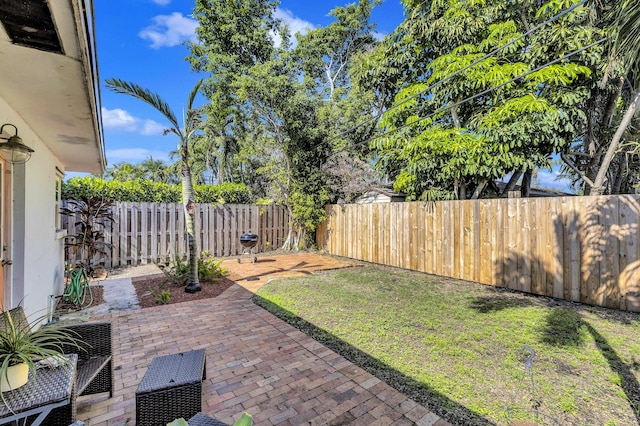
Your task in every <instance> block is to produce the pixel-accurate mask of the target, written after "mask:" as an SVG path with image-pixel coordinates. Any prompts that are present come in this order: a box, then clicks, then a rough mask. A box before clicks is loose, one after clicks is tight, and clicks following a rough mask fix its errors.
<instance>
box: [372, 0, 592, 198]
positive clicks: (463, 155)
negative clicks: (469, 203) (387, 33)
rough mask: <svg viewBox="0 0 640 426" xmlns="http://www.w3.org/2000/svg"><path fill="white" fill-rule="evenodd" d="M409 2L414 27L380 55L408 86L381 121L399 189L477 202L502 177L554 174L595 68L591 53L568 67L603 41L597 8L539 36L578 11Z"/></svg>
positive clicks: (382, 146) (387, 160)
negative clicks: (595, 19) (553, 163)
mask: <svg viewBox="0 0 640 426" xmlns="http://www.w3.org/2000/svg"><path fill="white" fill-rule="evenodd" d="M403 3H404V5H405V10H406V19H405V21H404V22H403V23H402V24H401V25H400V26H399V27H398V29H397V30H396V32H395V33H394V34H393V35H392V36H391V37H389V38H387V39H386V40H385V44H386V46H385V50H383V52H384V54H382V55H381V54H380V53H377V52H374V53H375V54H376V55H377V57H376V59H378V61H379V63H380V66H379V68H381V69H382V70H389V73H388V74H389V78H388V79H380V81H382V82H383V83H384V84H387V81H390V82H391V84H396V85H398V84H400V89H399V91H398V93H397V95H396V97H395V103H394V105H393V106H392V107H390V108H389V110H388V112H387V113H385V117H384V119H383V121H382V125H383V126H384V128H385V130H387V131H388V132H389V133H388V135H387V136H386V137H384V138H379V139H377V140H376V141H375V146H376V148H378V149H379V153H380V163H379V164H380V166H381V167H382V168H383V170H385V172H387V173H388V174H390V175H391V176H394V177H398V179H397V180H396V182H397V189H399V190H403V191H404V192H407V193H408V194H409V195H410V196H411V197H413V198H428V197H430V196H431V194H434V193H435V194H438V196H445V197H451V196H455V197H457V198H460V199H464V198H469V197H471V198H475V197H478V196H479V195H480V194H481V193H482V191H483V189H484V188H485V186H486V185H488V184H491V183H492V182H493V180H494V179H497V178H502V177H504V176H506V175H507V174H509V173H511V174H512V176H513V178H512V181H511V184H515V182H516V180H517V178H519V177H520V176H521V175H522V174H525V177H529V176H530V175H531V174H532V173H533V170H534V169H535V168H547V167H549V165H550V160H551V155H552V154H553V153H555V152H559V151H561V150H563V149H565V147H567V146H568V145H569V144H570V143H571V141H573V140H574V138H575V137H576V135H577V134H578V133H579V123H580V117H581V114H582V112H581V110H580V105H581V102H583V101H584V100H585V99H586V98H587V96H588V90H587V88H588V87H589V84H590V83H591V82H590V81H588V79H589V77H590V75H591V74H592V73H593V69H592V68H594V67H596V66H597V64H596V63H595V61H594V60H593V58H594V55H593V52H592V51H584V52H578V53H577V54H575V55H573V56H571V57H565V55H567V54H569V53H574V52H575V51H576V50H578V49H579V48H581V47H584V46H587V45H589V44H590V43H591V42H593V41H596V40H598V39H599V37H600V34H599V32H598V30H597V29H594V28H593V26H592V25H591V24H590V22H589V10H587V9H586V8H584V7H577V8H575V9H574V10H573V11H572V12H571V13H568V14H566V15H565V16H563V17H561V18H559V19H556V20H555V21H553V22H549V23H547V24H546V25H544V26H541V27H539V28H538V29H537V30H536V31H533V32H530V31H529V30H532V29H533V28H534V27H536V26H538V25H540V24H542V23H543V22H544V21H545V20H547V19H549V18H550V17H552V16H553V15H555V14H558V13H559V12H561V11H562V10H563V8H566V7H568V6H569V5H571V4H573V3H577V1H576V2H572V1H569V2H543V1H527V2H504V1H501V0H487V1H482V2H468V1H463V0H444V1H426V2H424V1H418V0H405V1H404V2H403ZM427 22H428V23H429V25H425V23H427ZM505 45H507V47H506V48H503V47H502V46H505ZM563 57H565V60H563V61H560V62H557V63H553V64H549V65H548V66H545V67H543V65H545V64H548V63H549V62H551V61H553V60H555V59H558V58H563ZM596 57H597V55H596ZM373 68H375V67H373ZM371 69H372V67H370V71H369V72H371ZM398 69H399V71H398ZM527 181H528V179H525V182H527ZM508 187H509V186H508ZM526 189H527V185H523V190H524V192H525V193H526Z"/></svg>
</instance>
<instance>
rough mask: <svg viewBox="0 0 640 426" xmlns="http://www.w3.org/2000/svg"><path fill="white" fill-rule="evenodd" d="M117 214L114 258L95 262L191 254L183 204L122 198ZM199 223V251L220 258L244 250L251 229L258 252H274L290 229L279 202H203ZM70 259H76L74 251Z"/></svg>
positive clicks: (109, 226) (71, 230)
mask: <svg viewBox="0 0 640 426" xmlns="http://www.w3.org/2000/svg"><path fill="white" fill-rule="evenodd" d="M112 212H113V219H114V220H113V222H112V223H111V222H109V221H105V222H104V226H105V236H106V242H107V243H109V244H111V250H110V252H111V256H110V257H107V258H103V259H94V262H95V263H99V264H104V265H105V267H107V268H112V267H118V266H125V265H139V264H146V263H151V262H166V261H169V260H173V259H174V257H175V256H179V257H185V256H187V253H188V246H187V233H186V228H185V217H184V209H183V207H182V204H179V203H175V204H174V203H132V202H118V203H116V204H115V206H114V207H113V208H112ZM195 225H196V241H197V244H198V249H199V250H200V251H205V250H207V251H209V252H210V253H211V254H212V255H213V256H215V257H225V256H236V255H239V254H240V253H242V248H243V247H242V245H241V244H240V235H242V234H243V233H244V232H249V231H251V232H253V233H255V234H257V235H258V244H257V246H256V247H255V250H256V251H257V252H260V251H265V250H274V249H276V248H278V247H280V246H281V245H282V243H283V242H284V240H285V239H286V237H287V232H288V229H289V224H288V215H287V210H286V208H285V207H283V206H274V205H271V206H257V205H244V204H225V205H211V204H198V205H197V209H196V220H195ZM63 228H64V229H67V235H71V234H75V233H76V231H75V220H74V218H73V217H64V216H63ZM66 261H67V262H69V263H71V264H73V263H75V261H76V259H75V256H74V254H73V253H70V252H69V250H68V251H67V259H66Z"/></svg>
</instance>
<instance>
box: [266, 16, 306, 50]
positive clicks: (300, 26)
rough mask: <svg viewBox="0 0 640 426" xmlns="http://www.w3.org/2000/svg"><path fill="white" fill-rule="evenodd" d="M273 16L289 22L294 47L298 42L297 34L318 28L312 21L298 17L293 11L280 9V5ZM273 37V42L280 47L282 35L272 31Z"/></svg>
mask: <svg viewBox="0 0 640 426" xmlns="http://www.w3.org/2000/svg"><path fill="white" fill-rule="evenodd" d="M273 16H274V18H276V19H280V20H282V21H283V22H284V23H286V24H287V26H288V27H289V34H290V35H291V41H292V43H293V46H294V47H295V45H296V44H297V42H296V37H295V35H296V34H306V33H308V32H309V31H311V30H313V29H315V28H316V26H315V25H313V24H312V23H311V22H309V21H305V20H304V19H300V18H298V17H296V16H295V15H294V14H293V13H291V11H289V10H287V9H280V8H279V7H278V8H276V11H275V12H274V14H273ZM271 38H272V39H273V44H274V45H275V46H276V47H280V45H281V44H282V37H281V36H280V34H278V33H276V32H272V33H271Z"/></svg>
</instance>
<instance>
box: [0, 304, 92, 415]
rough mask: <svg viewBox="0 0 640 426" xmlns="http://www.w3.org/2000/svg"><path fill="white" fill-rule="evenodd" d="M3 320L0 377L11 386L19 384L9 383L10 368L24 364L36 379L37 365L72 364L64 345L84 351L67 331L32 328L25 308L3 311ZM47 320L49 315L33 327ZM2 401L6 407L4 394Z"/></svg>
mask: <svg viewBox="0 0 640 426" xmlns="http://www.w3.org/2000/svg"><path fill="white" fill-rule="evenodd" d="M0 317H1V318H2V319H0V378H2V379H4V381H6V382H7V384H8V385H10V386H11V387H16V385H18V383H14V384H11V383H10V382H9V381H10V379H9V369H10V368H11V367H14V366H17V365H20V364H23V365H25V366H26V369H27V370H28V371H30V372H31V373H32V376H33V377H35V371H36V363H37V362H38V361H40V360H45V359H55V360H56V362H60V363H62V364H63V365H68V364H69V361H68V360H67V359H66V358H64V357H63V356H62V349H61V348H62V346H63V345H73V346H76V347H77V348H78V349H81V346H80V345H81V344H82V342H81V341H80V340H78V339H77V338H76V337H75V336H74V335H73V334H72V332H70V331H68V330H65V329H64V328H60V327H57V326H47V327H39V328H34V329H32V328H31V325H30V324H29V322H28V320H27V318H26V317H25V316H24V314H23V311H22V308H16V309H13V310H10V311H9V310H3V311H1V312H0ZM46 319H47V317H46V316H42V317H40V318H38V319H37V320H35V321H34V325H35V326H36V327H37V325H38V324H40V323H43V322H44V321H45V320H46ZM14 380H15V379H14ZM3 386H4V385H3ZM2 401H3V402H4V403H5V405H6V400H5V399H4V394H3V395H2Z"/></svg>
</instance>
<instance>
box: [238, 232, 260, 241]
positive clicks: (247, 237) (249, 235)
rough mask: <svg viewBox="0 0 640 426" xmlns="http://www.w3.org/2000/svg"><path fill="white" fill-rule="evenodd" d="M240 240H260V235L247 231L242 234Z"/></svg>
mask: <svg viewBox="0 0 640 426" xmlns="http://www.w3.org/2000/svg"><path fill="white" fill-rule="evenodd" d="M240 241H258V235H256V234H253V233H251V232H245V233H244V234H242V235H240Z"/></svg>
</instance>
